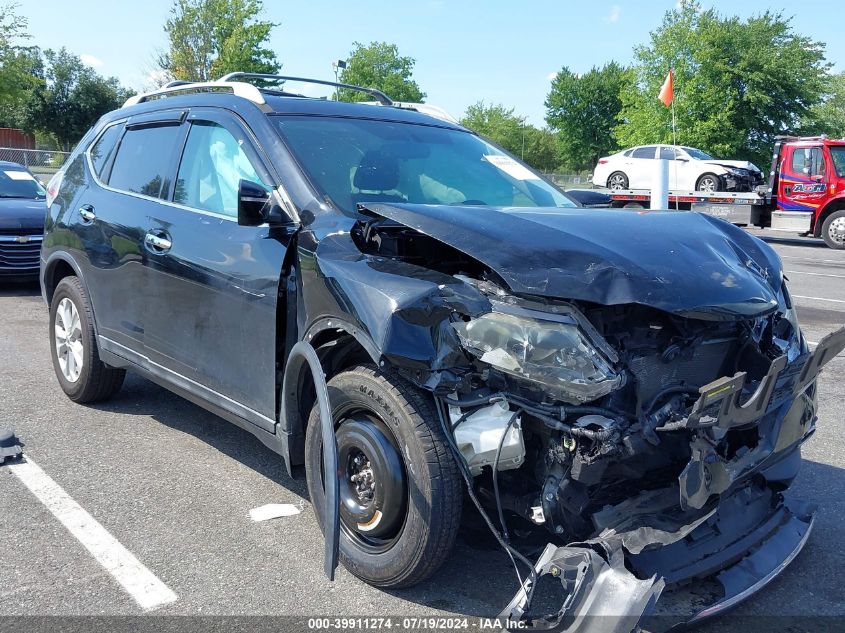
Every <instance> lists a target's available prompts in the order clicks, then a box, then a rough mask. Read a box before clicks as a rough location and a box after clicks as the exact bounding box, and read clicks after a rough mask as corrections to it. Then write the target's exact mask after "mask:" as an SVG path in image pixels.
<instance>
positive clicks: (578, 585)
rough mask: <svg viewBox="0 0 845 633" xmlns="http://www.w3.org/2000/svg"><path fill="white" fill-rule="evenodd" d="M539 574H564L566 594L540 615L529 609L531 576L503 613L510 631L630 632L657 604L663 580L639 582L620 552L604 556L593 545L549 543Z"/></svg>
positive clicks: (538, 565) (538, 566)
mask: <svg viewBox="0 0 845 633" xmlns="http://www.w3.org/2000/svg"><path fill="white" fill-rule="evenodd" d="M535 570H536V572H537V577H538V579H539V577H540V576H545V575H547V574H548V575H551V576H553V577H555V578H559V579H560V582H561V585H562V586H563V590H564V592H565V594H566V597H565V598H564V601H563V604H562V605H561V608H560V610H559V611H558V612H557V613H554V614H548V615H543V616H538V617H532V616H530V615H528V613H529V610H530V604H529V602H530V594H531V589H532V588H531V580H530V579H529V580H527V581H526V582H525V584H524V585H523V586H522V588H521V589H520V591H519V592H518V593H517V594H516V596H514V598H513V600H511V602H510V603H509V604H508V606H507V607H505V609H504V611H502V613H501V614H500V615H499V619H500V620H501V621H507V622H508V623H510V629H509V630H522V629H529V630H537V631H565V632H567V633H629V632H630V631H633V630H636V628H637V625H638V623H639V622H640V620H641V619H642V618H643V617H644V616H646V615H648V614H649V613H650V612H651V610H652V609H653V608H654V605H655V603H656V601H657V598H658V597H659V596H660V593H661V591H663V587H664V582H663V580H661V579H659V578H658V577H656V576H652V577H651V578H648V579H646V580H640V579H638V578H637V577H635V576H634V575H633V574H632V573H631V572H629V571H628V570H627V569H625V565H624V558H623V555H622V552H621V550H618V549H617V550H616V551H615V552H614V553H613V554H611V555H610V556H609V560H606V559H605V558H603V557H602V556H601V555H600V554H599V553H598V552H597V551H595V550H594V549H591V548H590V546H589V545H588V544H582V545H578V544H573V545H568V546H566V547H555V546H554V545H553V544H551V543H549V544H548V545H547V546H546V549H545V550H544V551H543V553H542V554H541V555H540V558H539V559H538V560H537V563H536V565H535Z"/></svg>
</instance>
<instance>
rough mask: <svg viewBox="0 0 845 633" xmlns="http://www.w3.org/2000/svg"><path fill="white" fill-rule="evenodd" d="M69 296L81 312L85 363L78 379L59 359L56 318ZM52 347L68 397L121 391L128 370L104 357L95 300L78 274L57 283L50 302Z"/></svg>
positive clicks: (88, 398)
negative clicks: (96, 327) (70, 375)
mask: <svg viewBox="0 0 845 633" xmlns="http://www.w3.org/2000/svg"><path fill="white" fill-rule="evenodd" d="M64 299H67V300H69V301H70V302H71V303H72V304H73V306H74V308H75V309H76V311H77V314H78V315H79V317H78V318H79V330H80V332H79V338H78V340H79V342H81V344H82V353H81V357H82V367H81V369H80V370H79V372H78V378H77V379H76V380H70V379H69V378H67V377H65V374H64V372H63V370H62V367H61V364H60V361H59V350H58V345H57V342H56V334H55V333H56V318H57V316H56V315H57V312H58V309H59V306H60V305H61V304H62V300H64ZM50 350H51V353H50V355H51V357H52V359H53V369H54V370H55V372H56V378H58V380H59V385H60V386H61V388H62V391H64V392H65V394H66V395H67V397H68V398H70V399H71V400H73V401H74V402H78V403H80V404H83V403H87V402H98V401H102V400H108V399H109V398H111V397H112V396H113V395H114V394H116V393H117V392H118V390H119V389H120V387H121V385H122V384H123V379H124V377H125V376H126V371H125V370H123V369H118V368H115V367H111V366H109V365H106V364H105V363H104V362H103V361H101V360H100V353H99V350H98V349H97V339H96V337H95V336H94V315H93V313H92V311H91V302H90V301H89V300H88V295H87V294H86V292H85V288H84V287H83V285H82V283H81V282H80V281H79V279H78V278H76V277H65V278H64V279H62V280H61V281H60V282H59V285H58V286H56V290H55V292H54V293H53V300H52V301H51V302H50Z"/></svg>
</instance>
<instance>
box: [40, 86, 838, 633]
mask: <svg viewBox="0 0 845 633" xmlns="http://www.w3.org/2000/svg"><path fill="white" fill-rule="evenodd" d="M252 78H254V76H250V75H244V74H235V75H233V76H228V77H227V78H225V79H224V80H221V81H220V82H216V83H210V84H201V85H188V86H185V85H178V86H173V87H169V88H166V89H164V90H162V91H160V92H158V93H154V94H149V95H140V96H138V97H134V98H133V99H130V101H129V102H128V103H127V105H126V106H125V107H123V108H122V109H120V110H117V111H115V112H112V113H109V114H108V115H106V116H104V117H103V118H102V120H101V121H100V122H99V123H97V125H96V126H95V127H94V128H93V129H92V130H91V131H90V132H89V133H88V134H87V135H86V136H85V138H84V139H83V140H82V141H81V142H80V144H79V146H78V147H77V149H76V150H75V151H74V153H73V155H72V156H71V157H70V159H69V160H68V162H67V164H66V166H65V167H64V168H63V170H62V171H61V172H60V174H59V175H57V177H56V178H54V179H53V181H51V183H50V185H49V187H48V189H49V198H48V204H49V213H48V218H47V231H46V236H45V240H44V248H43V251H42V258H43V261H42V275H41V283H42V287H43V294H44V298H45V300H46V301H47V303H48V304H49V305H50V321H51V328H50V333H51V334H50V336H51V349H52V350H53V364H54V367H55V370H56V376H57V378H58V381H59V383H60V385H61V387H62V389H63V390H64V391H65V393H66V394H67V395H68V396H69V397H70V398H71V399H73V400H75V401H76V402H79V403H87V402H94V401H97V400H104V399H106V398H109V397H110V396H112V395H113V394H114V393H115V392H116V391H117V390H118V389H119V388H120V386H121V383H122V382H123V378H124V372H125V371H126V370H127V369H129V370H132V371H136V372H139V373H140V374H142V375H144V376H147V377H148V378H150V379H152V380H154V381H156V382H158V383H160V384H162V385H164V386H166V387H167V388H168V389H171V390H173V391H174V392H176V393H179V394H182V395H183V396H185V397H186V398H188V399H190V400H192V401H193V402H196V403H198V404H200V405H201V406H203V407H205V408H206V409H208V410H209V411H211V412H214V413H216V414H218V415H220V416H222V417H224V418H226V419H228V420H230V421H232V422H234V423H235V424H237V425H239V426H241V427H242V428H244V429H247V430H249V431H250V432H251V433H253V434H255V435H256V436H258V437H259V438H260V439H261V440H262V441H263V442H264V443H265V444H266V445H267V446H269V447H271V448H272V449H273V450H275V451H277V452H278V453H279V454H280V455H281V456H282V458H283V459H284V460H285V463H286V464H287V467H288V469H289V470H291V471H292V470H293V468H294V467H296V466H300V465H304V467H305V468H304V469H305V474H306V476H307V482H308V489H309V494H310V497H311V501H312V504H313V506H314V509H315V511H316V514H317V518H318V520H319V523H320V525H321V527H323V529H324V531H326V534H327V535H328V545H329V548H328V553H329V563H330V564H329V565H328V566H327V571H329V573H330V574H331V572H332V570H333V566H332V565H331V563H332V560H331V545H332V543H333V542H334V537H333V534H334V526H335V525H337V526H338V527H339V537H338V538H339V548H340V559H341V561H342V563H343V564H344V565H345V566H346V567H347V569H349V571H351V572H352V573H353V574H355V575H356V576H358V577H360V578H362V579H364V580H365V581H367V582H369V583H372V584H373V585H376V586H380V587H407V586H410V585H413V584H414V583H418V582H420V581H422V580H424V579H426V578H428V577H430V576H431V575H432V574H433V573H435V572H436V571H437V569H438V568H439V567H440V566H441V565H442V564H443V562H444V561H445V560H446V559H447V558H449V556H450V554H451V551H452V545H453V543H454V541H455V536H456V534H457V531H458V526H459V524H460V520H461V512H462V506H463V505H464V495H465V494H466V495H467V498H468V499H469V501H471V502H472V504H473V505H474V506H475V507H476V508H477V509H478V511H479V512H481V513H482V514H483V515H484V516H485V517H486V520H487V522H488V525H489V527H490V528H491V530H492V531H493V532H494V533H495V534H496V538H497V539H499V541H500V543H501V544H502V545H503V547H505V548H506V549H507V550H508V552H509V553H510V554H511V555H512V556H514V557H515V558H516V559H518V562H519V563H520V564H527V566H526V567H525V569H524V572H525V574H524V576H525V583H526V584H525V587H524V590H522V589H521V590H520V591H519V593H517V595H516V597H515V598H514V600H513V602H512V603H511V604H510V605H508V606H507V608H506V609H505V611H504V612H503V613H504V614H505V615H507V616H508V617H510V618H513V620H515V621H516V620H525V621H527V620H529V619H531V617H532V616H531V615H530V611H529V604H530V601H531V597H532V595H533V591H534V588H535V587H536V581H537V578H538V576H540V575H544V574H551V575H553V576H555V577H557V578H559V579H560V581H561V582H562V583H563V586H564V588H565V589H566V591H567V593H568V594H569V595H568V598H567V599H566V601H565V602H564V603H563V605H562V606H561V607H560V612H559V613H558V614H557V615H555V616H551V617H550V619H547V620H544V621H543V623H544V624H543V625H544V626H549V625H550V623H555V622H558V621H560V622H561V624H560V626H561V627H563V628H565V629H566V630H569V627H570V625H572V626H575V625H574V624H572V621H571V619H570V620H567V619H564V618H566V617H568V616H571V615H574V614H584V613H604V614H608V613H610V614H625V615H626V616H627V617H628V619H627V620H623V622H628V623H629V624H630V625H631V626H628V627H627V629H626V630H631V629H632V628H634V627H635V625H636V622H637V619H638V618H639V617H640V616H641V615H642V614H643V613H646V612H647V611H649V609H651V608H652V607H653V606H654V603H655V601H656V600H657V598H658V597H659V596H660V595H661V593H662V592H663V591H664V590H666V591H670V590H673V589H674V588H677V587H682V586H684V585H686V584H688V583H689V581H691V580H693V579H696V580H702V579H707V578H710V579H712V580H713V581H714V582H712V583H710V584H709V585H707V586H708V587H709V586H712V587H714V588H718V591H714V595H713V596H712V597H711V598H712V601H711V603H709V604H708V603H706V602H704V601H703V600H702V599H701V597H699V601H698V602H697V604H699V605H701V604H704V605H705V606H700V608H699V610H698V611H696V612H695V613H692V614H689V618H690V619H693V620H697V619H701V618H703V617H707V616H709V615H714V614H716V613H719V612H721V611H722V610H724V609H726V608H728V607H730V606H732V605H733V604H736V603H737V602H739V601H740V600H742V599H744V598H745V597H747V596H748V595H750V594H752V593H754V592H755V591H757V590H758V589H760V588H761V587H762V586H763V585H765V584H766V583H767V582H768V581H769V580H771V578H773V577H774V576H776V575H777V574H778V573H779V572H780V571H782V569H783V568H784V567H785V566H786V565H787V564H788V563H789V561H791V560H792V558H793V557H794V556H795V555H797V553H798V552H799V551H800V550H801V548H802V547H803V545H804V543H805V542H806V540H807V538H808V536H809V534H810V530H811V527H812V525H813V513H814V510H813V508H811V507H809V506H807V505H806V504H803V503H801V502H800V501H797V500H794V499H788V500H787V499H786V498H785V497H784V492H785V491H786V489H787V488H789V485H790V483H791V482H792V480H793V479H794V477H795V476H796V474H797V472H798V469H799V466H800V463H801V444H802V443H803V442H804V440H805V439H806V438H808V437H809V436H810V435H811V434H812V432H813V430H814V428H815V423H816V401H817V394H816V382H815V378H816V375H817V373H818V371H819V370H820V369H821V367H822V366H823V365H824V364H825V363H826V362H827V361H828V360H829V359H830V358H832V357H833V356H834V355H835V354H836V353H838V351H839V350H841V349H842V348H843V347H845V329H843V330H840V331H838V332H837V333H835V334H832V335H830V336H828V337H826V338H824V339H822V340H821V341H820V342H819V344H818V346H817V347H816V349H815V351H814V352H813V353H811V352H810V351H809V349H808V346H807V343H806V342H805V340H804V338H803V337H802V335H801V331H800V329H799V327H798V323H797V321H796V314H795V310H794V308H793V306H792V303H791V300H790V297H789V293H788V290H787V286H786V281H785V278H784V274H783V269H782V266H781V262H780V261H779V258H778V257H777V255H776V254H775V252H774V251H773V250H772V249H771V248H770V247H769V246H767V245H766V244H765V243H763V242H762V241H760V240H758V239H756V238H754V237H752V236H750V235H748V234H747V233H745V232H743V231H742V230H741V229H739V228H736V227H734V226H732V225H730V224H727V223H725V222H723V221H721V220H718V219H715V218H712V217H709V216H707V215H700V214H695V213H683V212H682V213H677V212H675V213H672V212H666V213H655V214H648V213H646V214H633V213H629V212H626V211H617V210H603V209H598V210H596V209H582V208H579V207H577V206H576V205H575V204H574V203H573V202H572V201H571V200H570V199H569V198H567V197H566V196H565V195H563V194H562V193H561V192H560V191H558V190H557V189H556V188H555V187H553V186H552V185H550V184H548V183H547V182H546V181H544V180H543V179H541V178H540V177H539V176H538V175H536V174H535V173H534V172H533V171H532V170H531V169H530V168H528V167H527V166H525V165H524V164H523V163H521V162H520V161H518V160H516V159H514V158H512V157H511V156H509V155H507V154H506V153H504V152H503V151H501V150H499V149H497V148H495V147H493V146H492V145H490V144H488V143H487V142H485V141H484V140H482V139H481V138H479V137H478V136H476V135H475V134H473V133H472V132H470V131H468V130H466V129H464V128H462V127H460V126H458V125H454V124H451V123H449V122H446V121H443V120H438V119H435V118H431V117H429V116H426V115H424V114H421V113H419V112H414V111H409V110H407V109H400V108H395V107H391V102H390V100H389V99H388V98H387V97H385V96H384V95H381V94H380V93H377V94H376V96H377V97H378V99H379V101H380V103H381V105H370V104H354V103H338V102H334V101H326V100H318V99H310V98H304V97H300V96H297V95H295V94H292V93H288V92H283V91H282V90H272V89H266V88H265V89H258V88H256V87H254V86H252V85H250V84H249V83H248V81H249V80H250V79H252ZM259 78H260V79H262V81H264V82H268V81H270V82H272V81H273V78H272V77H267V76H261V77H259ZM265 85H266V84H265ZM285 85H288V84H285ZM362 90H365V89H362ZM369 92H370V93H372V92H373V91H369ZM309 350H311V351H313V350H316V355H313V356H312V355H311V351H309ZM309 359H311V360H310V361H309ZM308 362H313V363H314V364H315V365H316V366H317V369H316V370H314V369H313V368H312V366H311V365H309V364H308ZM323 375H325V380H326V381H327V390H325V387H326V385H325V383H324V382H323ZM326 394H327V395H328V398H326V397H325V396H326ZM321 404H322V405H327V406H326V407H325V408H324V409H323V410H324V411H326V413H327V414H326V415H323V416H321V415H320V409H321ZM329 405H330V406H329ZM329 410H330V415H328V413H329ZM332 434H334V438H332ZM332 439H333V440H334V441H333V442H332ZM335 458H336V461H335ZM324 464H325V465H328V469H326V467H324ZM335 466H336V468H335ZM333 468H335V470H336V472H337V478H335V477H334V476H332V477H329V476H327V473H329V472H332V469H333ZM335 492H336V493H337V495H338V496H339V503H337V504H334V503H333V500H334V494H335ZM337 513H339V523H338V524H336V523H335V522H334V521H335V519H336V518H337ZM491 517H492V518H491ZM537 532H541V533H543V534H545V535H546V536H545V539H546V540H548V542H549V545H548V546H547V548H546V550H545V551H544V552H543V554H542V555H541V556H540V559H539V560H538V561H537V563H536V567H535V566H533V565H532V564H531V563H530V561H528V560H527V559H526V557H525V555H524V554H523V553H522V552H521V551H520V546H521V545H520V544H521V543H522V542H523V540H522V539H526V538H527V537H528V535H531V534H536V533H537ZM528 540H529V541H530V539H528ZM468 562H469V561H468ZM280 572H281V570H280ZM699 584H702V583H699ZM702 586H703V585H702ZM525 623H526V622H523V624H525ZM538 623H539V621H535V622H534V624H538ZM593 624H595V625H597V626H603V624H604V623H603V622H602V621H601V618H599V619H598V620H596V621H595V622H593ZM578 626H580V625H578ZM623 628H624V627H623ZM578 630H586V629H583V628H579V629H578ZM602 630H605V629H604V628H602ZM620 630H621V629H620Z"/></svg>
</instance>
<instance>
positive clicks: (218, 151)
mask: <svg viewBox="0 0 845 633" xmlns="http://www.w3.org/2000/svg"><path fill="white" fill-rule="evenodd" d="M243 143H244V140H243V139H237V138H235V137H234V136H233V135H232V133H231V132H229V130H227V129H226V128H224V127H223V126H222V125H218V124H217V123H211V122H206V121H200V122H195V123H193V124H192V125H191V130H190V132H189V133H188V142H187V143H186V144H185V151H184V152H183V154H182V162H181V164H180V165H179V172H178V174H177V175H176V193H175V194H174V196H173V201H174V202H178V203H179V204H184V205H185V206H189V207H193V208H195V209H202V210H204V211H213V212H214V213H222V214H224V215H228V216H231V217H237V215H238V186H239V185H240V181H241V180H250V181H252V182H256V183H261V182H262V179H261V178H260V177H259V175H258V173H257V172H256V170H255V168H254V167H253V166H252V163H251V162H250V160H249V158H248V157H247V155H246V152H245V151H244V149H243V147H242V145H243ZM265 184H266V183H265Z"/></svg>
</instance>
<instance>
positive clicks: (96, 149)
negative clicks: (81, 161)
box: [91, 125, 123, 176]
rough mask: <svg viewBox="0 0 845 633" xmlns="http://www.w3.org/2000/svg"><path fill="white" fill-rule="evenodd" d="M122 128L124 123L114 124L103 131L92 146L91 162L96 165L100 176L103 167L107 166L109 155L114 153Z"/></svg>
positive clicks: (95, 167) (96, 172)
mask: <svg viewBox="0 0 845 633" xmlns="http://www.w3.org/2000/svg"><path fill="white" fill-rule="evenodd" d="M122 129H123V126H122V125H112V126H111V127H108V128H106V131H105V132H103V134H102V135H101V136H100V138H99V139H98V140H97V142H96V143H94V145H93V147H92V148H91V162H92V163H93V165H94V173H95V174H97V175H98V176H101V175H102V173H103V167H105V165H106V163H107V162H108V160H109V157H110V156H111V155H112V153H113V150H114V147H115V144H116V143H117V139H118V138H120V131H121V130H122Z"/></svg>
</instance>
